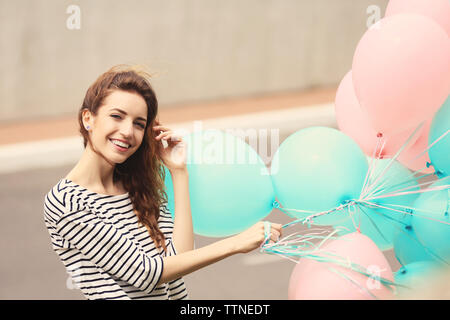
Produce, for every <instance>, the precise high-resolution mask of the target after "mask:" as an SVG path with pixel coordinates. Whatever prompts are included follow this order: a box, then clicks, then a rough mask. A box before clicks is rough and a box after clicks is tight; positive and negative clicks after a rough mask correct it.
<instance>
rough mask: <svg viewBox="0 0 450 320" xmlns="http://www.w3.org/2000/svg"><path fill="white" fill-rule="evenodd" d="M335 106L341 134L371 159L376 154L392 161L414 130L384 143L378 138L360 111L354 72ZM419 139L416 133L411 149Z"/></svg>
mask: <svg viewBox="0 0 450 320" xmlns="http://www.w3.org/2000/svg"><path fill="white" fill-rule="evenodd" d="M334 105H335V111H336V121H337V124H338V127H339V130H341V131H342V132H344V133H345V134H346V135H348V136H349V137H351V138H352V139H353V140H354V141H355V142H356V143H357V144H358V145H359V146H360V147H361V149H362V150H363V151H364V153H365V154H366V155H368V156H370V157H372V156H373V155H374V151H376V153H375V156H378V155H379V156H380V158H391V157H393V156H394V155H395V154H396V153H397V151H398V150H399V149H400V147H401V146H402V145H403V144H404V143H405V142H406V141H407V140H408V138H409V137H410V136H411V134H412V133H413V132H414V129H415V128H413V129H409V130H403V131H400V132H396V133H392V134H390V135H383V137H382V139H379V138H377V132H376V131H375V129H373V128H372V124H371V123H370V119H369V118H368V115H367V113H366V112H364V111H363V110H362V109H361V107H360V105H359V102H358V99H357V97H356V94H355V90H354V88H353V81H352V71H349V72H348V73H347V74H346V75H345V76H344V78H343V79H342V81H341V83H340V85H339V87H338V90H337V92H336V99H335V104H334ZM419 136H420V132H417V133H416V134H415V135H414V136H413V137H412V138H411V141H410V142H409V144H408V145H412V144H414V142H416V140H417V139H418V138H419ZM379 140H380V141H379ZM384 142H385V144H384V147H383V148H382V145H383V143H384ZM375 149H376V150H375Z"/></svg>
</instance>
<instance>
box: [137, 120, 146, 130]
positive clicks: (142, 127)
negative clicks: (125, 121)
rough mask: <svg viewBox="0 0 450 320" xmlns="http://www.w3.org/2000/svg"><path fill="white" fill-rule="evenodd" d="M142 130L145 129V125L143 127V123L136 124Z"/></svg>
mask: <svg viewBox="0 0 450 320" xmlns="http://www.w3.org/2000/svg"><path fill="white" fill-rule="evenodd" d="M136 124H137V125H138V126H139V127H140V128H141V129H145V125H143V124H142V123H139V122H137V123H136Z"/></svg>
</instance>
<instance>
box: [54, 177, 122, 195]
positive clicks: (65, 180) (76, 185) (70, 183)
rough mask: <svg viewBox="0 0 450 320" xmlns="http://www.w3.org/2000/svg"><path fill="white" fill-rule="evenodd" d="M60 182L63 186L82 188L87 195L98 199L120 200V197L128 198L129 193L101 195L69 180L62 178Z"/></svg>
mask: <svg viewBox="0 0 450 320" xmlns="http://www.w3.org/2000/svg"><path fill="white" fill-rule="evenodd" d="M62 180H63V181H64V183H65V184H68V185H72V186H75V187H79V188H82V189H84V190H86V191H87V192H88V193H89V194H93V195H96V196H98V197H109V198H121V197H128V196H129V192H126V193H122V194H103V193H98V192H95V191H92V190H89V189H88V188H86V187H83V186H80V185H79V184H78V183H76V182H73V181H72V180H70V179H67V178H63V179H62Z"/></svg>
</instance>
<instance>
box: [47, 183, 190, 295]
mask: <svg viewBox="0 0 450 320" xmlns="http://www.w3.org/2000/svg"><path fill="white" fill-rule="evenodd" d="M44 221H45V225H46V227H47V230H48V232H49V233H50V238H51V242H52V247H53V250H54V251H55V252H56V253H57V255H58V256H59V258H60V259H61V261H62V263H63V264H64V266H65V268H66V270H67V272H68V274H69V275H70V276H71V278H72V281H73V283H74V284H75V286H76V287H77V288H79V289H80V290H81V291H82V293H83V295H84V296H85V297H86V298H87V299H124V300H130V299H170V300H172V299H186V298H188V295H187V291H186V287H185V283H184V280H183V278H179V279H176V280H173V281H171V282H168V283H164V284H160V285H158V281H159V280H160V278H161V275H162V271H163V267H164V262H163V257H165V256H171V255H175V254H176V251H175V247H174V245H173V243H172V231H173V220H172V216H171V214H170V212H169V210H168V208H167V205H162V206H161V210H160V217H159V219H158V226H159V228H160V230H161V231H162V232H163V233H164V236H165V239H166V246H167V253H165V252H164V250H161V252H159V250H158V249H157V248H156V247H155V243H154V241H153V240H152V238H151V237H150V235H149V234H148V231H147V228H146V227H145V226H142V225H138V218H137V216H136V214H135V213H134V211H133V206H132V203H131V200H130V198H129V194H128V193H125V194H122V195H103V194H99V193H95V192H92V191H89V190H87V189H85V188H83V187H81V186H79V185H77V184H76V183H74V182H72V181H71V180H68V179H61V180H60V181H59V182H58V183H57V184H56V185H55V186H54V187H53V188H52V189H51V190H50V191H49V192H48V193H47V194H46V196H45V201H44Z"/></svg>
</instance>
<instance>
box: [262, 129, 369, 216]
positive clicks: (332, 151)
mask: <svg viewBox="0 0 450 320" xmlns="http://www.w3.org/2000/svg"><path fill="white" fill-rule="evenodd" d="M367 167H368V165H367V160H366V157H365V155H364V153H363V151H362V150H361V149H360V147H359V146H358V145H357V144H356V142H354V141H353V140H352V139H351V138H350V137H348V136H347V135H345V134H344V133H342V132H341V131H338V130H336V129H333V128H328V127H310V128H306V129H302V130H300V131H297V132H296V133H294V134H292V135H290V136H289V137H288V138H287V139H286V140H285V141H283V143H282V144H281V146H280V147H279V149H278V150H277V152H276V153H275V155H274V157H273V160H272V164H271V174H272V181H273V184H274V188H275V195H276V197H277V199H278V201H279V202H280V204H281V205H282V206H283V207H284V208H288V209H299V210H308V211H315V212H321V211H325V210H330V209H333V208H335V207H337V206H339V205H341V204H345V203H346V201H347V200H351V199H357V198H359V195H360V193H361V188H362V186H363V184H364V179H365V177H366V173H367ZM288 212H289V214H290V215H293V216H295V217H298V218H304V217H306V216H308V215H310V214H309V213H296V212H295V211H288ZM344 216H348V213H347V211H346V210H339V211H337V212H334V213H332V214H328V215H325V216H322V217H318V218H315V219H314V220H313V223H314V224H319V225H331V224H333V223H335V222H336V221H341V220H342V218H343V217H344Z"/></svg>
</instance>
